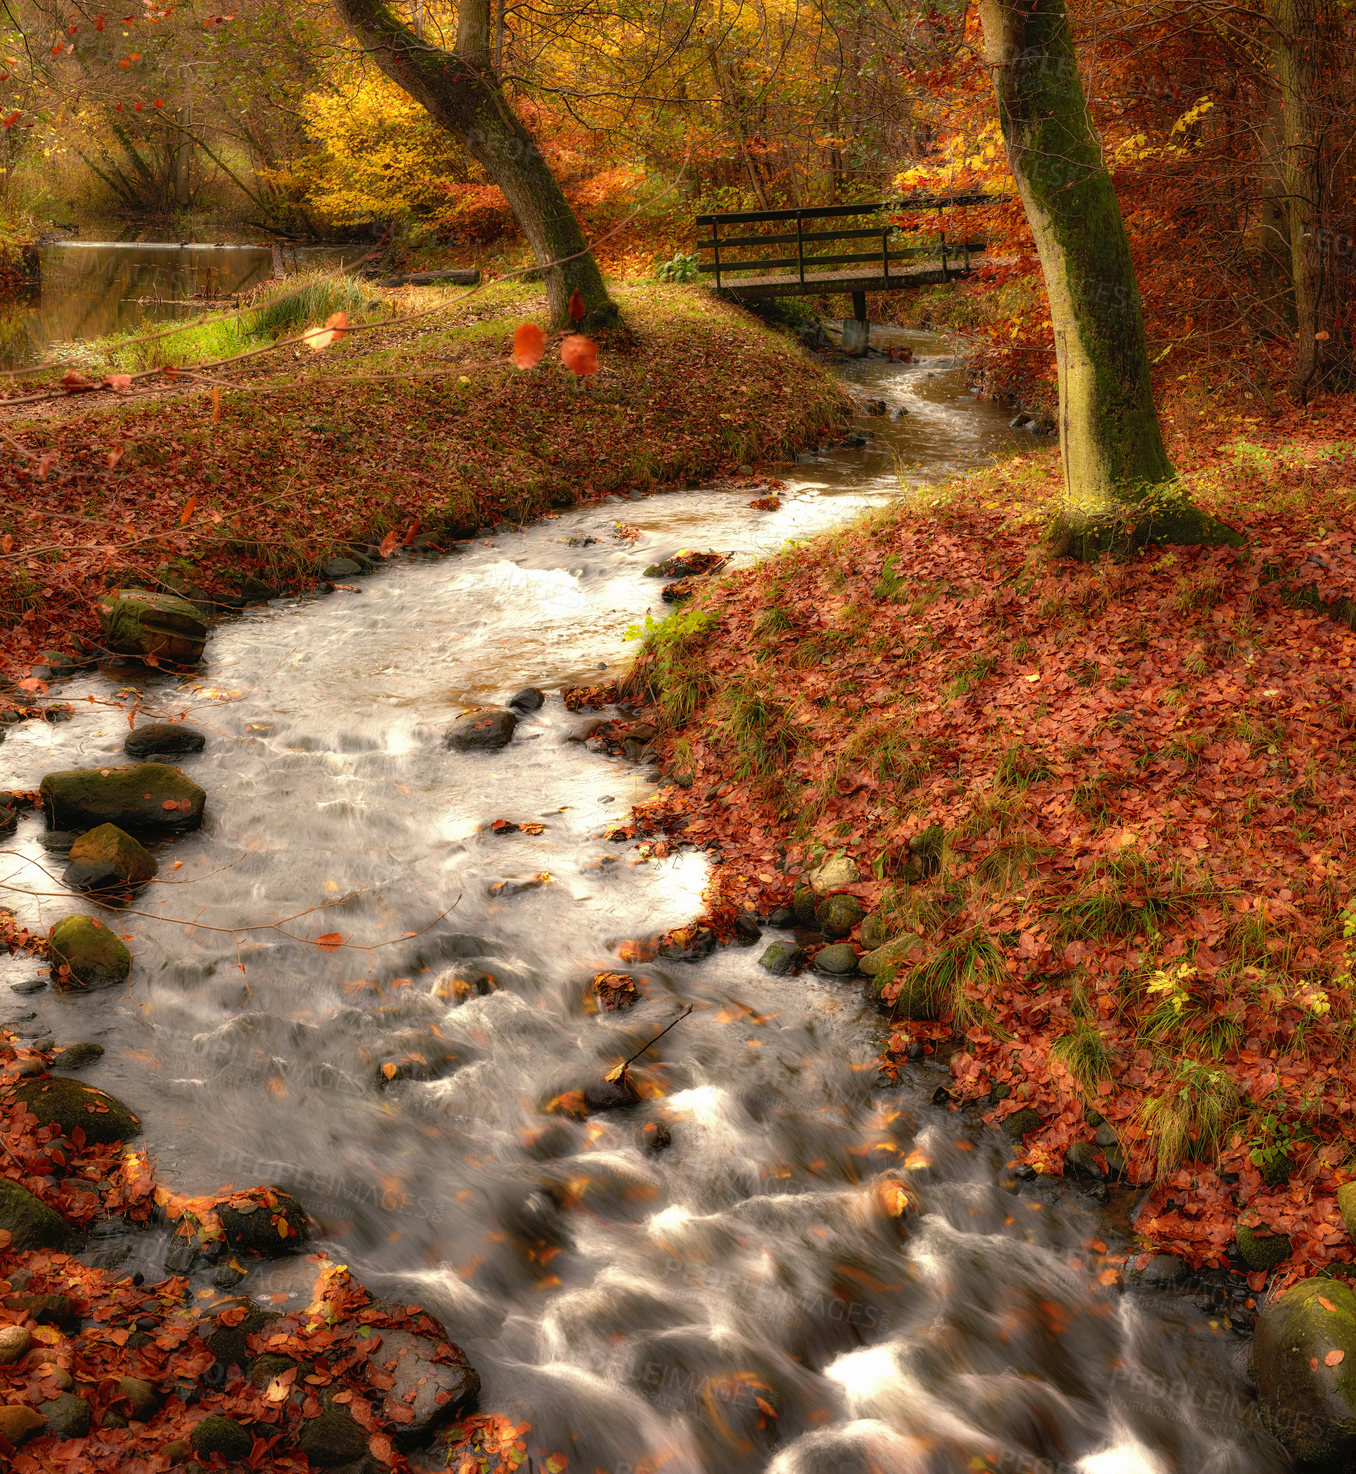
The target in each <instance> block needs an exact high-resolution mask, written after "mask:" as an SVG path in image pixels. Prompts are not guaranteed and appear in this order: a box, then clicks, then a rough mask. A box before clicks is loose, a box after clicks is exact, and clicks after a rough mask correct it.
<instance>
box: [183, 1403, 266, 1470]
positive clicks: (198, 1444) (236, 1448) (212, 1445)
mask: <svg viewBox="0 0 1356 1474" xmlns="http://www.w3.org/2000/svg"><path fill="white" fill-rule="evenodd" d="M188 1439H189V1442H190V1443H191V1444H192V1445H193V1451H194V1453H196V1454H197V1455H198V1456H199V1458H204V1459H205V1458H209V1457H210V1456H211V1455H212V1454H224V1455H225V1456H226V1458H228V1459H244V1458H248V1456H249V1452H250V1450H251V1449H252V1448H253V1447H254V1435H253V1434H252V1433H251V1432H250V1431H249V1429H248V1428H246V1427H245V1425H244V1424H243V1423H238V1422H236V1420H235V1419H234V1418H224V1417H222V1416H220V1414H218V1415H216V1416H213V1417H210V1418H204V1419H203V1420H202V1422H201V1423H198V1424H197V1425H196V1426H195V1427H194V1429H193V1431H192V1433H190V1434H189V1435H188Z"/></svg>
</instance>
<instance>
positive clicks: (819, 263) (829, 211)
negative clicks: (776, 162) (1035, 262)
mask: <svg viewBox="0 0 1356 1474" xmlns="http://www.w3.org/2000/svg"><path fill="white" fill-rule="evenodd" d="M998 200H999V196H996V195H988V194H978V193H973V194H953V195H914V196H911V197H910V198H907V199H903V200H879V201H875V202H873V203H871V204H863V205H820V206H818V207H817V208H813V209H808V210H744V211H729V212H726V213H722V214H718V215H698V216H697V219H696V223H697V226H698V228H699V229H700V228H701V227H707V228H709V229H710V232H711V234H710V236H709V237H708V238H706V239H704V240H703V239H698V241H697V248H698V250H699V251H709V252H710V253H711V258H710V259H709V260H703V261H702V262H701V263H700V266H699V268H698V269H699V270H701V271H703V272H706V273H708V274H714V276H715V278H716V283H715V284H716V287H717V288H719V287H721V285H722V284H723V279H724V278H726V277H733V278H734V280H733V281H731V282H730V285H731V286H734V285H737V284H738V281H739V280H740V279H741V277H740V276H739V274H740V273H747V272H758V273H760V274H762V275H768V276H770V275H772V274H774V273H779V272H785V273H789V274H790V275H791V277H792V279H795V278H796V277H798V278H799V280H800V282H801V283H802V284H803V285H808V286H810V287H813V286H814V285H815V282H816V277H815V275H814V273H816V272H820V271H823V270H824V269H825V268H826V267H843V266H862V267H866V268H876V269H877V270H879V272H880V274H881V276H882V277H884V278H885V280H886V281H887V282H888V280H889V277H890V266H891V264H892V263H895V264H899V265H902V264H903V263H905V262H908V261H913V260H917V259H918V258H919V257H920V256H925V257H927V256H937V257H940V259H941V263H942V276H943V278H944V279H945V277H946V274H947V271H948V259H949V258H950V259H954V260H956V261H957V262H959V263H962V264H963V266H964V267H965V268H966V269H968V268H969V265H970V256H971V253H972V252H975V251H982V250H983V249H984V242H983V241H978V240H972V239H970V237H969V236H968V235H967V234H966V233H965V232H964V231H962V238H961V240H959V241H956V240H954V239H953V240H951V241H948V239H947V232H946V231H945V230H941V231H938V232H935V233H934V239H933V240H932V241H929V242H928V243H926V244H923V245H918V246H907V247H904V248H903V249H897V250H892V249H891V238H892V236H894V235H896V233H898V232H899V230H900V227H899V226H898V225H897V224H896V223H895V222H894V220H893V219H890V218H885V219H881V217H882V216H884V217H889V216H893V215H895V214H898V213H899V212H901V211H904V210H941V209H946V208H948V207H950V206H963V205H992V204H996V203H998ZM854 217H856V218H862V217H871V218H873V219H874V220H877V221H879V223H878V224H872V225H867V226H861V225H856V226H853V227H851V228H848V229H829V230H824V229H813V228H811V229H807V228H806V226H807V222H815V221H830V220H850V219H853V218H854ZM766 224H772V225H782V226H785V227H794V231H792V230H791V229H783V230H781V231H773V232H772V233H771V234H768V233H766V232H764V233H760V234H754V235H749V234H742V235H741V234H738V233H735V234H731V233H729V232H730V229H731V227H738V226H746V225H766ZM722 228H723V229H724V230H725V231H726V234H724V235H722V234H721V230H722ZM866 241H870V242H871V245H870V247H869V248H867V247H866V246H865V245H864V244H859V243H864V242H866ZM836 244H852V245H855V246H856V249H854V250H849V251H832V250H828V251H826V250H825V249H824V248H825V247H827V246H833V245H836ZM777 246H794V247H795V255H790V254H782V255H780V256H757V257H747V252H748V251H749V249H750V248H756V249H760V250H768V249H771V248H773V247H777ZM731 253H734V254H733V256H732V255H731ZM742 279H744V280H747V277H744V278H742Z"/></svg>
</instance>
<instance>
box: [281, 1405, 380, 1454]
mask: <svg viewBox="0 0 1356 1474" xmlns="http://www.w3.org/2000/svg"><path fill="white" fill-rule="evenodd" d="M297 1447H298V1448H299V1449H300V1450H301V1452H302V1453H304V1454H305V1455H306V1458H307V1460H308V1461H309V1462H310V1463H312V1464H314V1465H316V1466H317V1467H318V1468H321V1469H337V1468H339V1467H340V1466H341V1465H344V1464H351V1463H354V1462H355V1461H356V1460H358V1459H361V1458H362V1457H363V1456H364V1455H365V1454H366V1452H367V1434H366V1433H364V1432H363V1430H362V1429H361V1428H360V1427H359V1426H358V1424H357V1423H355V1422H354V1421H353V1419H352V1418H351V1417H349V1416H348V1414H347V1413H341V1412H338V1411H336V1410H334V1409H331V1410H330V1411H328V1412H323V1413H321V1414H320V1416H319V1417H317V1418H307V1419H306V1420H305V1422H303V1423H302V1425H301V1427H300V1428H298V1429H297Z"/></svg>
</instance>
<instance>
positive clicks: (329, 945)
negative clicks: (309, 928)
mask: <svg viewBox="0 0 1356 1474" xmlns="http://www.w3.org/2000/svg"><path fill="white" fill-rule="evenodd" d="M315 944H316V946H317V947H319V948H320V950H321V951H322V952H337V951H338V950H339V948H340V947H342V946H343V945H344V934H343V932H339V931H327V932H326V933H325V935H324V936H321V937H317V938H316V939H315Z"/></svg>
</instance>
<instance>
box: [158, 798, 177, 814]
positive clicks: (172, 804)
mask: <svg viewBox="0 0 1356 1474" xmlns="http://www.w3.org/2000/svg"><path fill="white" fill-rule="evenodd" d="M160 807H161V808H162V809H172V810H174V812H175V813H178V811H179V800H178V799H177V798H167V799H166V800H165V801H164V802H163V803H162V804H161V805H160Z"/></svg>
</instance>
